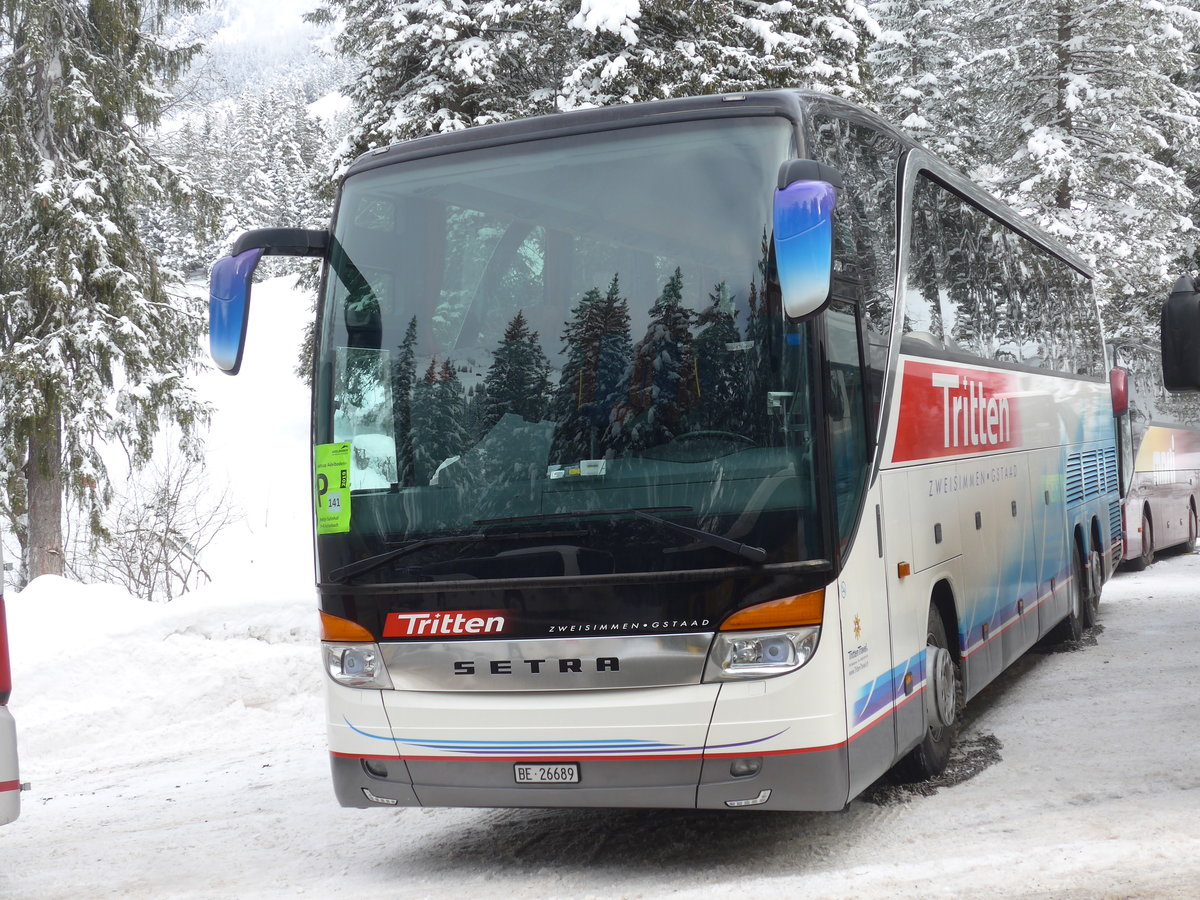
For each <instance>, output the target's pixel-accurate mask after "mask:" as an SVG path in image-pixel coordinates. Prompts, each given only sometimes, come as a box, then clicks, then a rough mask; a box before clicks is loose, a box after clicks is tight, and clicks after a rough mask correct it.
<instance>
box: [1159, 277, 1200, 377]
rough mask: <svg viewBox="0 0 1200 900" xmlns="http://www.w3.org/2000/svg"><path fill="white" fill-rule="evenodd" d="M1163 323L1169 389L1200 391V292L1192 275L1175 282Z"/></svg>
mask: <svg viewBox="0 0 1200 900" xmlns="http://www.w3.org/2000/svg"><path fill="white" fill-rule="evenodd" d="M1160 324H1161V330H1162V336H1161V340H1162V366H1163V384H1164V386H1165V387H1166V389H1167V390H1168V391H1200V295H1197V293H1196V286H1195V283H1194V282H1193V281H1192V278H1191V276H1189V275H1184V276H1182V277H1181V278H1180V279H1179V280H1178V281H1176V282H1175V287H1174V289H1173V290H1172V291H1171V296H1170V297H1168V298H1167V302H1166V303H1164V304H1163V308H1162V319H1161V323H1160Z"/></svg>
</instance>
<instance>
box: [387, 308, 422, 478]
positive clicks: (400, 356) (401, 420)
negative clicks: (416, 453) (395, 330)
mask: <svg viewBox="0 0 1200 900" xmlns="http://www.w3.org/2000/svg"><path fill="white" fill-rule="evenodd" d="M416 348H417V317H416V316H413V317H412V318H411V319H410V320H409V322H408V328H407V329H406V330H405V332H404V339H403V340H402V341H401V342H400V346H399V347H397V348H396V353H395V354H394V355H393V356H392V359H391V385H392V427H393V428H395V430H396V470H397V480H398V481H399V483H400V484H402V485H410V484H413V434H412V427H413V425H412V404H413V397H412V393H413V386H414V384H415V382H416V379H417V359H416Z"/></svg>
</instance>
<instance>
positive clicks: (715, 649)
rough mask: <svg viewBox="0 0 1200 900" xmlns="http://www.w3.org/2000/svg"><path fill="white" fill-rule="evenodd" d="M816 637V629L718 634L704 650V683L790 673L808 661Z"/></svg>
mask: <svg viewBox="0 0 1200 900" xmlns="http://www.w3.org/2000/svg"><path fill="white" fill-rule="evenodd" d="M820 634H821V629H820V628H819V627H804V628H789V629H787V630H786V631H754V632H750V631H727V632H726V631H723V632H718V633H717V636H716V637H715V638H714V639H713V643H712V648H711V649H710V650H709V651H708V663H707V664H706V665H705V667H704V680H705V681H734V680H737V679H741V678H769V677H770V676H772V675H783V674H785V673H787V672H794V671H795V670H796V669H798V668H800V667H801V666H802V665H804V664H805V663H806V662H808V661H809V659H811V658H812V655H813V651H815V650H816V649H817V638H818V637H819V636H820Z"/></svg>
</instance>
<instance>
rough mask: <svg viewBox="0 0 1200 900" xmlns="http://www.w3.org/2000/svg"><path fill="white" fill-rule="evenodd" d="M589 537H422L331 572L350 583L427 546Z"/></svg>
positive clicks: (574, 533)
mask: <svg viewBox="0 0 1200 900" xmlns="http://www.w3.org/2000/svg"><path fill="white" fill-rule="evenodd" d="M585 534H587V532H586V531H539V532H535V533H532V534H488V533H487V532H483V531H476V532H472V533H471V534H447V535H443V536H442V537H433V538H422V539H421V540H419V541H410V542H409V543H407V544H402V545H401V546H399V547H394V548H393V549H391V550H385V551H384V552H383V553H378V554H376V555H375V556H368V557H367V558H366V559H360V560H359V561H358V562H353V563H350V564H349V565H346V566H342V567H341V568H339V569H334V570H333V571H332V572H330V573H329V580H330V581H331V582H337V581H349V580H350V579H351V578H354V577H355V576H357V575H363V574H365V573H367V572H371V571H374V570H375V569H378V568H379V567H380V566H384V565H387V564H388V563H390V562H391V561H392V560H394V559H399V558H400V557H402V556H407V555H408V554H410V553H414V552H416V551H417V550H423V549H424V548H426V547H432V546H434V545H435V544H473V543H476V542H478V541H520V540H541V539H545V538H561V537H580V536H582V535H585Z"/></svg>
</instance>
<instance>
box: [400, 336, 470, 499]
mask: <svg viewBox="0 0 1200 900" xmlns="http://www.w3.org/2000/svg"><path fill="white" fill-rule="evenodd" d="M465 415H466V404H465V402H464V397H463V389H462V382H461V381H460V380H459V378H458V373H457V372H456V371H455V370H454V367H453V365H451V363H450V362H449V360H443V361H442V364H441V365H440V366H439V365H438V363H437V360H432V359H431V360H430V361H429V367H428V368H427V369H426V370H425V375H424V377H423V378H422V379H421V380H420V382H418V383H417V384H416V385H415V387H414V390H413V403H412V452H413V469H414V473H415V479H416V483H417V484H428V483H429V480H430V479H431V478H433V476H434V474H436V472H437V467H438V466H439V465H441V464H442V463H443V462H445V461H446V460H447V459H449V458H450V457H452V456H458V455H459V454H461V453H462V452H463V451H464V450H465V449H466V445H467V434H466V429H465V427H464V420H465Z"/></svg>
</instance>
